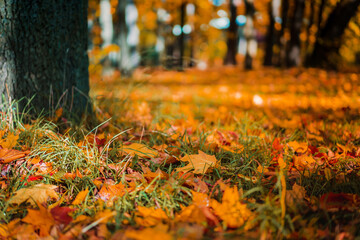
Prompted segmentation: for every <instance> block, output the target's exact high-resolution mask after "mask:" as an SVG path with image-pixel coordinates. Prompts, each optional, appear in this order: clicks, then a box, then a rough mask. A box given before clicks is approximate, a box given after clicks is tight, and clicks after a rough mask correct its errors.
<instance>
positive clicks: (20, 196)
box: [9, 183, 59, 206]
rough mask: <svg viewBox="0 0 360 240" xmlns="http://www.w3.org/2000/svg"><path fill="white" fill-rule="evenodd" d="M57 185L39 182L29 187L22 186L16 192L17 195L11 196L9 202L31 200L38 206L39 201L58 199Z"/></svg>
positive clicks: (32, 203)
mask: <svg viewBox="0 0 360 240" xmlns="http://www.w3.org/2000/svg"><path fill="white" fill-rule="evenodd" d="M56 188H57V186H55V185H48V184H43V183H40V184H37V185H35V186H31V187H28V188H22V189H19V190H17V191H16V192H15V196H13V197H12V198H10V200H9V204H19V205H20V204H21V203H23V202H29V203H30V204H31V205H33V206H36V205H37V203H45V202H46V201H47V200H48V199H49V198H51V199H58V198H59V196H58V195H57V193H56V192H55V191H54V189H56Z"/></svg>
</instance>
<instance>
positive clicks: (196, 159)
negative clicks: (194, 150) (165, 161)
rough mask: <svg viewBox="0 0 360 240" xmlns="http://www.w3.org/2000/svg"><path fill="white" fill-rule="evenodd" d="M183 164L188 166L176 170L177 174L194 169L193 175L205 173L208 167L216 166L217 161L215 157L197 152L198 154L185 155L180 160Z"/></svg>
mask: <svg viewBox="0 0 360 240" xmlns="http://www.w3.org/2000/svg"><path fill="white" fill-rule="evenodd" d="M180 161H183V162H189V164H188V165H186V166H184V167H181V168H177V169H176V171H178V172H188V171H190V170H192V169H194V173H196V174H201V173H206V172H207V170H208V169H209V167H214V166H216V165H217V162H218V161H217V160H216V158H215V156H211V155H208V154H206V153H204V152H202V151H200V150H199V154H193V155H185V156H184V157H182V158H181V159H180Z"/></svg>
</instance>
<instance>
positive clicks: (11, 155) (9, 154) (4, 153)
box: [0, 148, 29, 164]
mask: <svg viewBox="0 0 360 240" xmlns="http://www.w3.org/2000/svg"><path fill="white" fill-rule="evenodd" d="M28 153H29V152H28V151H26V152H22V151H18V150H13V149H7V148H3V149H0V164H3V163H9V162H12V161H15V160H17V159H20V158H23V157H25V155H26V154H28Z"/></svg>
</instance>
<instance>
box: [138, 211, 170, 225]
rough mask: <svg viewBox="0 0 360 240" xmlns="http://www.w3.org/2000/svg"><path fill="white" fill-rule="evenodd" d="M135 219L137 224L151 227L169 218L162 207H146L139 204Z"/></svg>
mask: <svg viewBox="0 0 360 240" xmlns="http://www.w3.org/2000/svg"><path fill="white" fill-rule="evenodd" d="M136 215H137V216H136V217H135V221H136V223H137V224H139V225H141V226H144V227H151V226H154V225H157V224H159V223H161V222H162V221H163V220H167V219H168V216H167V215H166V213H165V212H164V210H162V209H161V208H157V209H155V207H151V208H146V207H142V206H138V211H137V213H136Z"/></svg>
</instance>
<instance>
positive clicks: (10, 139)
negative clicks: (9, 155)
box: [0, 132, 19, 149]
mask: <svg viewBox="0 0 360 240" xmlns="http://www.w3.org/2000/svg"><path fill="white" fill-rule="evenodd" d="M18 139H19V135H15V134H13V133H11V132H9V133H8V135H7V137H6V138H5V139H1V137H0V146H1V147H2V148H8V149H11V148H13V147H15V146H16V144H17V140H18Z"/></svg>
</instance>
